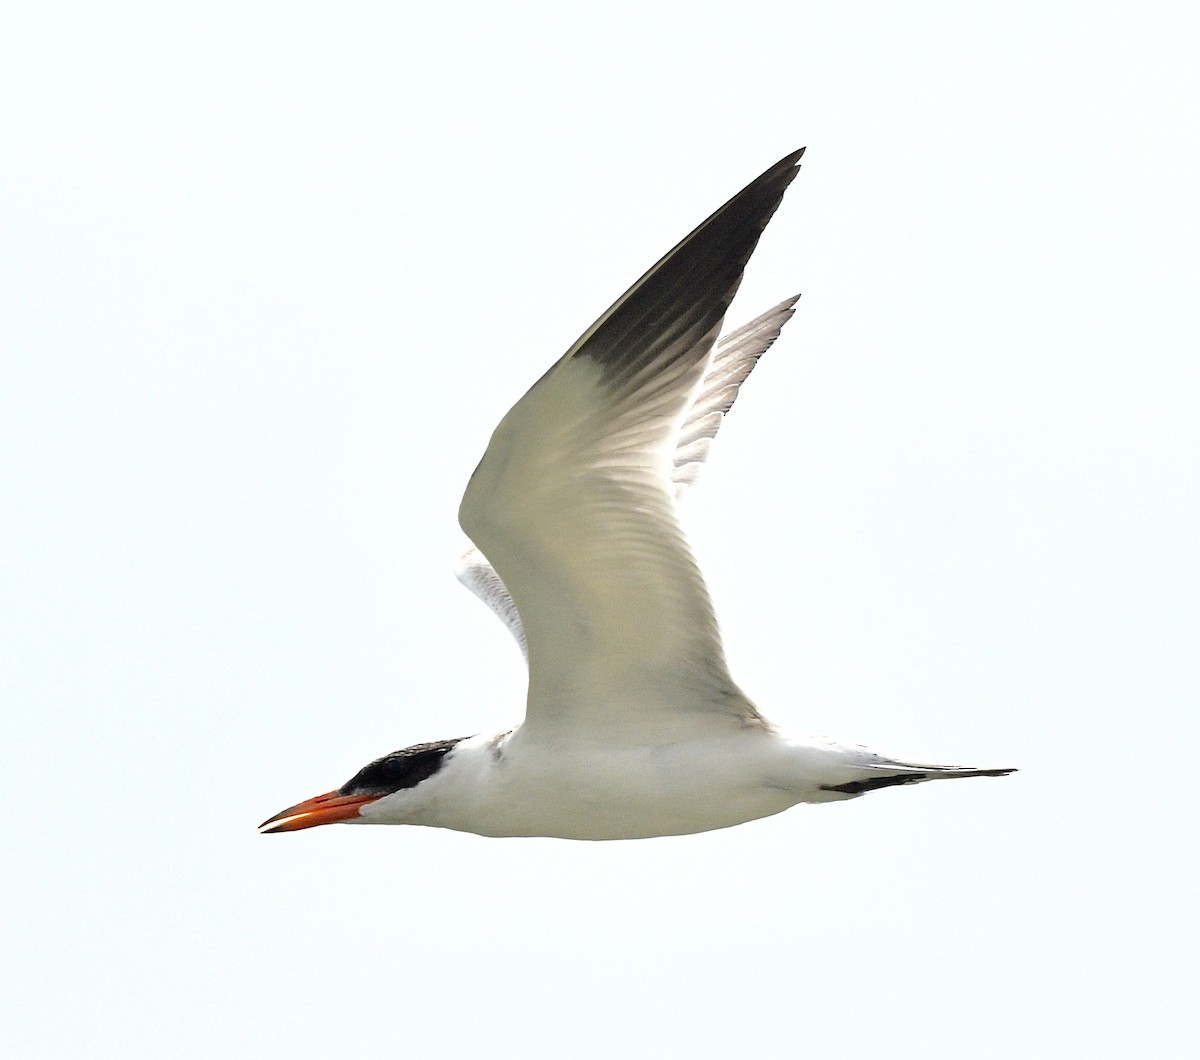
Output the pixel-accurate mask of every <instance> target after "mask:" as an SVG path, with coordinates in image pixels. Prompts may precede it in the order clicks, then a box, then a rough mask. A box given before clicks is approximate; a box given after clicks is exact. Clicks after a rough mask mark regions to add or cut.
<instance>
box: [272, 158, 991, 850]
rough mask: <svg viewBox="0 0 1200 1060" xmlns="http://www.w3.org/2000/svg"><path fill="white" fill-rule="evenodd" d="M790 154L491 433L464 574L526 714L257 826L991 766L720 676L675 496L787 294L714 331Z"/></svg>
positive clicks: (630, 821) (520, 819)
mask: <svg viewBox="0 0 1200 1060" xmlns="http://www.w3.org/2000/svg"><path fill="white" fill-rule="evenodd" d="M803 153H804V151H803V148H802V149H801V150H799V151H794V152H793V153H791V154H789V155H788V156H787V157H785V158H783V159H781V160H780V161H779V162H777V163H776V164H775V165H773V166H771V168H770V169H768V170H767V171H766V172H765V173H763V174H762V175H761V176H759V177H757V178H756V179H755V180H753V181H751V182H750V184H748V185H747V186H746V187H745V188H744V189H743V190H742V191H740V192H738V193H737V194H736V195H735V196H734V197H733V198H732V199H730V200H729V201H728V202H727V203H725V205H724V206H722V207H721V208H720V209H719V210H717V211H716V213H714V214H713V215H712V216H711V217H709V218H708V219H707V220H706V221H704V223H703V224H701V225H700V226H699V227H698V228H696V229H695V230H694V231H693V232H692V233H691V234H690V235H688V236H687V237H686V238H685V239H684V240H683V241H682V242H681V243H679V244H678V245H677V246H676V247H675V248H674V249H673V250H671V251H670V252H668V253H667V254H666V256H665V257H663V258H662V259H661V260H660V261H659V262H658V263H657V264H656V265H654V266H653V267H652V268H651V269H650V270H649V271H648V272H647V273H646V274H645V275H644V276H642V278H641V279H639V280H638V281H637V282H636V283H635V284H634V285H633V286H632V287H630V288H629V290H628V291H626V292H625V293H624V294H623V295H622V296H621V297H620V298H619V299H617V301H616V302H614V303H613V305H612V306H611V307H610V308H609V309H608V310H607V311H606V312H605V313H604V314H603V315H602V316H601V317H600V319H599V320H597V321H596V322H595V323H594V324H592V326H591V327H589V328H588V329H587V330H586V331H585V332H584V333H583V334H582V335H581V336H580V337H579V339H578V340H577V341H576V342H575V344H574V345H573V346H572V347H571V348H570V349H569V350H568V351H567V352H566V353H565V354H564V355H563V356H562V357H561V358H560V359H559V360H558V361H556V362H555V364H554V365H553V366H552V367H551V368H550V370H549V371H548V372H546V374H545V375H543V376H542V377H541V379H539V380H538V381H537V382H536V383H534V385H533V386H532V387H531V388H530V389H529V390H528V391H527V392H526V394H525V396H524V397H522V398H521V400H520V401H518V402H517V403H516V404H515V405H514V406H513V407H512V409H510V410H509V412H508V415H506V416H505V417H504V419H502V420H501V421H500V424H499V426H498V427H496V429H495V431H494V433H493V434H492V437H491V441H490V443H489V445H488V447H487V451H486V452H485V453H484V455H483V459H482V460H481V461H480V463H479V466H478V467H477V468H476V469H475V473H474V474H473V475H472V476H471V480H470V482H469V483H468V484H467V490H466V493H465V494H464V495H463V499H462V504H461V506H460V508H459V522H460V523H461V524H462V528H463V529H464V530H465V531H466V533H467V535H468V536H469V537H470V538H471V540H472V542H473V543H474V544H475V546H477V547H476V548H474V549H472V550H470V551H469V552H468V553H467V554H466V556H465V557H464V558H463V561H462V563H461V564H460V570H459V577H460V579H461V580H462V581H463V582H465V584H466V585H467V586H468V587H469V588H471V589H472V590H474V592H475V593H476V594H477V595H478V596H479V597H480V598H481V599H482V600H483V601H484V602H485V603H487V604H488V605H489V606H490V607H491V608H492V609H493V610H494V611H495V612H496V614H497V615H499V617H500V618H501V619H502V620H503V621H504V622H505V623H506V624H507V626H508V628H509V630H510V631H511V632H512V633H513V635H514V636H515V637H516V639H517V642H518V643H519V644H520V646H521V648H522V650H523V651H524V653H525V656H526V660H527V663H528V668H529V686H528V694H527V698H526V703H525V720H524V721H523V722H521V724H519V725H518V726H516V727H515V728H512V729H508V730H504V731H501V732H495V733H485V734H480V735H477V736H468V737H462V738H459V739H451V740H438V741H434V742H430V743H421V744H416V745H415V746H412V747H405V748H402V749H401V750H399V751H393V752H392V753H391V754H388V755H384V756H383V757H382V758H379V759H376V760H375V761H374V762H371V763H370V764H369V765H366V766H364V767H363V768H362V769H360V770H359V771H358V772H357V773H356V774H355V775H354V776H353V777H351V778H350V779H349V780H348V781H347V782H346V783H345V784H343V785H342V786H341V787H340V788H338V789H337V790H336V791H331V792H328V793H327V794H324V795H318V796H316V797H315V798H312V799H308V800H307V801H305V802H301V803H298V804H297V805H295V806H292V807H290V808H288V809H286V810H284V811H283V812H282V813H278V814H276V815H275V816H274V817H272V818H270V819H269V820H267V821H265V822H264V823H263V824H262V825H261V826H260V827H261V828H262V830H263V831H265V832H290V831H295V830H297V829H301V828H311V827H313V826H315V825H321V824H331V823H333V822H337V821H341V822H352V823H358V824H410V825H426V826H432V827H439V828H451V829H456V830H459V831H464V832H475V833H477V834H479V835H485V836H555V837H560V838H563V839H593V840H599V839H641V838H648V837H651V836H664V835H682V834H686V833H690V832H703V831H708V830H710V829H714V828H727V827H729V826H731V825H736V824H742V823H743V822H746V821H752V820H755V819H757V818H760V817H767V816H769V815H771V814H776V813H779V812H780V811H782V810H786V809H787V808H788V807H790V806H794V805H796V804H798V803H807V802H812V803H817V802H836V801H842V800H845V799H853V798H857V797H858V796H859V795H862V794H864V793H865V792H869V791H875V790H876V789H878V788H887V787H892V786H894V785H901V784H916V783H920V782H923V781H927V780H941V779H949V778H953V777H979V776H987V777H994V776H1001V775H1003V774H1006V773H1010V772H1012V770H1010V769H971V768H963V767H956V766H938V765H923V764H918V763H913V762H903V761H898V760H896V759H893V758H888V757H885V756H883V755H879V754H876V753H874V752H872V751H868V750H866V749H865V748H862V747H858V746H854V745H848V744H841V743H836V742H834V741H832V740H826V739H823V738H816V739H814V738H805V739H792V738H789V737H787V736H785V735H784V734H782V733H780V732H779V731H778V730H777V729H776V728H775V726H774V725H772V724H771V722H769V721H768V720H767V719H766V718H765V717H764V716H763V715H762V714H760V713H759V711H758V709H757V708H756V707H755V705H754V704H753V703H752V702H751V701H750V700H749V699H748V698H747V697H746V696H745V695H744V694H743V692H742V691H741V689H740V688H738V686H737V685H736V684H735V683H734V681H733V678H732V677H731V676H730V673H729V670H728V667H727V666H726V663H725V655H724V652H723V651H722V648H721V636H720V631H719V629H718V627H717V621H716V617H715V616H714V614H713V609H712V604H711V602H710V601H709V596H708V591H707V589H706V588H705V584H704V579H703V578H702V576H701V574H700V571H699V569H698V568H697V566H696V562H695V560H694V559H693V558H692V553H691V550H690V549H689V547H688V543H687V539H686V537H685V536H684V533H683V530H682V528H681V527H680V524H679V520H678V512H677V501H678V498H679V496H680V495H681V494H682V493H683V491H685V490H686V489H687V488H688V487H689V486H690V485H691V483H692V482H693V480H694V479H695V477H696V474H697V472H698V471H699V469H700V467H701V465H702V464H703V462H704V460H705V458H706V456H707V455H708V450H709V445H710V443H711V442H712V440H713V437H714V436H715V435H716V433H717V430H718V429H719V428H720V426H721V423H722V422H723V419H724V416H725V414H726V413H727V412H728V411H729V409H730V407H731V406H732V404H733V402H734V399H735V398H736V397H737V394H738V388H739V387H740V386H741V384H742V383H743V382H744V381H745V380H746V378H747V376H749V374H750V372H751V370H752V369H753V368H754V366H755V364H756V363H757V361H758V359H759V357H760V356H761V355H762V354H763V353H764V352H765V351H766V350H767V348H768V347H769V346H770V345H771V344H772V343H773V342H774V341H775V339H776V337H777V336H778V335H779V332H780V329H781V328H782V327H783V325H784V323H786V322H787V320H788V319H789V318H790V317H791V316H792V313H793V311H794V306H795V303H796V301H797V298H789V299H787V300H786V301H784V302H781V303H780V304H779V305H777V306H775V308H774V309H770V310H768V311H767V312H766V313H764V314H763V315H762V316H760V317H758V318H757V319H755V320H752V321H751V322H750V323H748V324H746V325H745V326H744V327H741V328H738V329H737V330H736V331H732V332H729V333H728V334H726V335H724V336H723V337H720V338H719V336H720V333H721V327H722V324H723V321H724V318H725V312H726V310H727V309H728V307H729V303H730V301H731V300H732V299H733V295H734V292H735V291H736V290H737V288H738V284H739V283H740V282H741V278H742V272H743V270H744V269H745V267H746V263H747V261H748V260H749V258H750V255H751V254H752V253H753V252H754V248H755V246H756V245H757V243H758V240H759V237H760V236H761V234H762V232H763V229H764V228H765V227H766V225H767V222H768V221H769V220H770V219H771V216H772V215H773V214H774V213H775V210H776V208H777V207H778V206H779V203H780V201H781V200H782V198H783V194H784V192H785V191H786V190H787V187H788V185H789V184H791V182H792V180H793V179H794V178H795V176H796V174H797V173H798V172H799V160H800V156H801V155H802V154H803Z"/></svg>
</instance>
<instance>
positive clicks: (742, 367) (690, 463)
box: [671, 295, 800, 498]
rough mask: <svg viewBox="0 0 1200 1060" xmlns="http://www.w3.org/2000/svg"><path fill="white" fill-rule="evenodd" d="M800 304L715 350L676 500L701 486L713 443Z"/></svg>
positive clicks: (696, 404)
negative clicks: (760, 361) (697, 484)
mask: <svg viewBox="0 0 1200 1060" xmlns="http://www.w3.org/2000/svg"><path fill="white" fill-rule="evenodd" d="M799 300H800V296H799V295H795V296H793V297H792V298H789V299H787V300H786V301H784V302H780V303H779V305H777V306H775V308H774V309H768V310H767V311H766V312H765V313H763V315H762V316H760V317H755V318H754V319H753V320H752V321H750V323H749V324H744V325H743V326H742V327H740V328H738V329H737V330H736V331H731V332H730V333H729V334H728V335H722V336H721V341H720V342H718V343H717V345H716V347H715V348H714V349H713V355H712V359H711V361H710V362H709V365H708V371H707V372H705V373H704V380H703V381H702V382H701V384H700V387H699V389H698V390H697V391H696V396H695V397H694V398H693V399H692V405H691V408H689V409H688V413H687V416H686V417H685V418H684V421H683V426H682V427H680V428H679V438H678V440H677V441H676V443H675V458H674V467H673V469H672V471H671V480H672V481H673V482H674V483H675V496H676V498H679V497H682V496H683V494H684V493H685V492H686V490H687V488H688V487H689V486H690V485H691V484H692V483H693V482H695V481H696V476H697V475H698V474H699V473H700V467H701V465H702V464H703V463H704V461H705V460H707V459H708V450H709V447H710V446H711V444H712V440H713V438H715V437H716V435H717V431H719V430H720V429H721V424H722V423H724V422H725V415H726V413H728V412H729V410H730V409H731V408H732V407H733V403H734V401H736V400H737V396H738V390H739V388H740V387H741V385H742V384H743V383H744V382H745V381H746V380H747V379H748V378H749V376H750V373H751V372H752V371H754V366H755V365H756V364H758V359H759V358H760V357H761V356H762V355H763V354H764V353H766V352H767V350H769V349H770V348H771V344H772V343H773V342H774V341H775V340H776V339H777V338H779V332H780V331H781V330H782V328H783V325H784V324H786V323H787V322H788V321H789V320H791V318H792V315H793V314H794V313H795V312H796V309H795V305H796V303H797V302H798V301H799Z"/></svg>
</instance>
